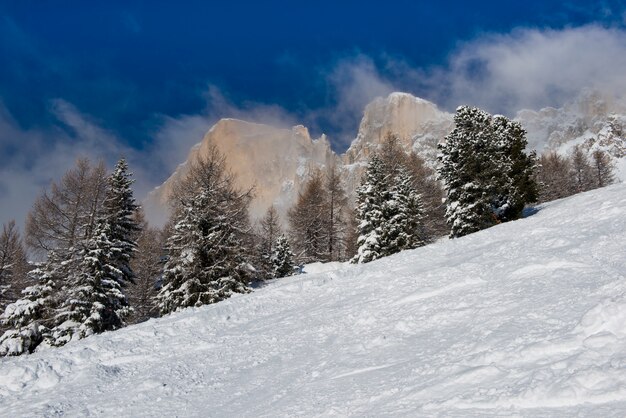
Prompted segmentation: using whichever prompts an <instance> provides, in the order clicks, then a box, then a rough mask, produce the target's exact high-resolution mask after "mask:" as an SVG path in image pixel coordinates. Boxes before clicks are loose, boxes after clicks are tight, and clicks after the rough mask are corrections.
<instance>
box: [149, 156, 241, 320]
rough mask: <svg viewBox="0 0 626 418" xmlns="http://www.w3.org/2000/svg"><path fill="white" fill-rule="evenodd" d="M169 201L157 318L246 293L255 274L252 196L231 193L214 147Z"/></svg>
mask: <svg viewBox="0 0 626 418" xmlns="http://www.w3.org/2000/svg"><path fill="white" fill-rule="evenodd" d="M173 199H174V201H173V204H174V215H173V216H174V219H175V226H174V231H173V233H172V235H171V236H170V238H169V239H168V242H167V249H168V250H169V259H168V261H167V262H166V264H165V269H164V274H163V282H164V285H163V287H162V289H161V290H160V292H159V294H158V295H157V304H158V306H159V309H160V311H161V313H162V314H166V313H169V312H173V311H176V310H178V309H181V308H185V307H189V306H201V305H204V304H209V303H215V302H219V301H221V300H223V299H226V298H228V297H230V296H231V295H232V294H233V293H245V292H248V291H249V289H248V286H247V285H248V282H249V278H250V276H251V274H252V270H253V268H252V266H251V265H250V264H249V262H248V256H247V254H248V253H249V252H250V249H249V248H246V245H245V243H246V242H247V235H248V234H250V225H249V223H248V205H249V201H250V192H249V191H248V192H240V191H238V190H236V189H235V187H234V186H233V178H232V175H230V174H229V173H227V172H226V167H225V161H224V157H223V156H222V155H221V154H220V153H219V152H218V151H217V149H216V148H215V147H213V148H211V149H210V150H209V152H208V154H207V156H206V157H204V158H202V159H199V160H198V161H196V162H194V163H193V164H192V165H191V167H190V169H189V172H188V173H187V177H186V178H185V179H184V180H183V181H181V182H180V183H179V184H177V186H176V190H175V192H174V196H173Z"/></svg>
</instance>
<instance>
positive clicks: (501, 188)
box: [492, 115, 538, 222]
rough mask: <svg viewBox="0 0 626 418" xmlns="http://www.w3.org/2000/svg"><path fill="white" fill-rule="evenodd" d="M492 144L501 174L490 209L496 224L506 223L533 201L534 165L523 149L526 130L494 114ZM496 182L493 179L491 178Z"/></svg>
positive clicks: (535, 195) (535, 190) (531, 155)
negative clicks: (494, 145)
mask: <svg viewBox="0 0 626 418" xmlns="http://www.w3.org/2000/svg"><path fill="white" fill-rule="evenodd" d="M492 126H493V131H494V136H495V141H496V163H497V164H498V165H499V168H500V171H501V173H502V175H500V176H499V181H496V184H497V192H496V196H495V201H492V210H493V212H494V213H495V215H496V218H497V219H498V221H499V222H507V221H511V220H515V219H518V218H520V217H521V216H522V211H523V210H524V206H526V204H527V203H530V202H536V201H537V198H538V186H537V183H536V181H535V178H534V174H535V170H536V166H537V162H536V159H537V158H536V154H535V152H534V151H532V152H530V153H529V154H526V153H525V152H524V150H525V149H526V145H528V142H527V141H526V131H525V130H524V129H523V128H522V125H520V123H519V122H515V121H511V120H510V119H508V118H506V117H504V116H501V115H498V116H494V117H493V125H492ZM494 180H496V179H494Z"/></svg>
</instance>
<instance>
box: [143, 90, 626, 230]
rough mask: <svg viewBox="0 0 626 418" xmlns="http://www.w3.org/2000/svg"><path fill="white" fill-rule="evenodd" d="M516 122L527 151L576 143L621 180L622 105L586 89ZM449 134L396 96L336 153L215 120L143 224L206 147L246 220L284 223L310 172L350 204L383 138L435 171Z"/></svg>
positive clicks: (446, 121) (419, 104) (282, 134)
mask: <svg viewBox="0 0 626 418" xmlns="http://www.w3.org/2000/svg"><path fill="white" fill-rule="evenodd" d="M620 112H623V113H620ZM515 119H516V120H518V121H519V122H520V123H522V126H523V127H524V128H525V129H527V131H528V140H529V149H536V150H537V151H538V152H541V151H543V150H546V149H554V150H557V151H558V152H560V153H563V154H565V153H568V152H569V151H570V150H571V148H572V147H573V146H574V145H578V144H580V145H582V146H583V148H584V149H585V150H587V151H588V152H589V153H591V152H592V151H593V150H595V149H602V150H605V151H607V152H609V154H610V155H612V156H613V157H614V158H615V160H616V162H617V166H618V167H617V168H618V176H619V177H624V175H626V105H624V104H623V103H622V102H621V101H619V100H614V99H607V98H605V96H603V95H600V94H599V93H597V92H593V91H588V92H587V91H586V92H583V93H581V95H580V96H579V97H578V98H577V99H576V100H575V101H573V102H571V103H567V104H566V105H564V106H563V107H561V108H543V109H540V110H539V111H534V110H528V109H524V110H521V111H519V112H518V113H517V116H516V118H515ZM452 128H453V115H452V114H451V113H448V112H446V111H443V110H440V109H439V108H438V107H437V105H436V104H434V103H432V102H429V101H427V100H425V99H421V98H419V97H415V96H413V95H411V94H409V93H402V92H394V93H391V94H389V95H388V96H387V97H385V98H383V97H378V98H376V99H374V100H373V101H372V102H370V103H369V104H368V105H367V106H366V107H365V109H364V112H363V117H362V118H361V123H360V124H359V129H358V132H357V134H356V136H355V138H354V140H353V141H352V142H351V144H350V147H349V148H348V149H347V150H346V151H345V152H344V153H343V154H337V153H336V152H334V151H333V149H332V147H331V143H330V141H329V140H328V138H327V137H326V135H324V134H322V135H321V136H320V137H319V138H311V136H310V134H309V131H308V129H307V128H306V127H305V126H303V125H295V126H293V127H292V128H290V129H288V128H276V127H273V126H270V125H265V124H262V123H254V122H247V121H243V120H240V119H234V118H225V119H221V120H220V121H218V122H217V123H216V124H215V125H213V127H211V129H210V130H209V131H208V132H207V133H206V134H205V135H204V137H203V139H202V141H201V142H200V143H199V144H197V145H195V146H194V147H193V148H192V149H191V151H190V153H189V156H188V158H187V161H186V162H184V163H183V164H181V165H179V166H178V167H177V169H176V170H175V172H174V173H172V175H171V176H170V177H169V178H168V179H167V180H166V181H165V183H163V184H162V185H161V186H158V187H157V188H155V189H154V190H153V191H152V192H151V193H150V194H149V195H148V197H147V198H146V199H145V200H144V207H145V208H146V212H147V214H148V218H149V219H150V220H152V221H154V220H155V219H156V220H157V222H156V223H157V224H163V223H164V222H165V220H166V219H167V203H166V202H167V199H168V197H169V195H170V193H171V187H172V186H173V184H174V183H175V182H176V181H177V179H180V178H182V177H184V173H185V170H186V168H185V167H186V164H188V163H189V162H190V161H193V160H194V159H196V158H198V156H200V155H201V154H202V150H203V149H206V148H207V147H208V145H209V144H214V145H216V146H217V148H218V150H219V151H220V152H222V153H223V154H225V156H226V160H227V165H228V166H229V168H230V169H231V170H232V171H233V174H235V177H236V179H237V185H238V186H239V187H240V188H242V189H250V188H254V189H255V192H256V197H255V199H254V200H253V203H252V206H251V216H252V218H260V217H261V216H263V214H264V212H265V211H266V210H267V208H268V207H269V206H271V205H274V206H275V207H276V208H277V209H278V212H279V214H280V215H281V218H282V220H283V223H284V222H285V221H286V216H285V215H286V213H287V211H288V209H289V208H290V207H291V206H292V205H293V204H294V203H295V201H296V199H297V196H298V193H299V191H300V187H301V186H302V184H304V182H305V180H306V178H307V176H308V175H309V174H310V173H311V172H312V171H314V170H324V169H326V168H327V167H328V166H329V165H335V166H336V167H337V168H338V169H339V170H340V171H341V172H342V178H343V180H344V186H345V188H346V190H347V191H348V194H349V197H350V199H351V200H354V190H355V189H356V187H357V186H358V184H359V183H360V180H361V176H362V174H363V172H364V170H365V166H366V164H367V160H368V158H369V156H370V155H371V153H372V152H373V151H374V150H375V149H377V148H378V146H379V145H380V144H381V142H382V141H383V139H384V138H385V137H386V135H388V134H394V135H396V136H397V137H398V138H399V140H400V144H401V145H403V146H404V147H405V149H406V150H407V151H409V150H412V151H415V152H416V153H417V154H418V155H420V156H421V157H422V158H424V160H425V161H426V162H427V164H428V165H430V166H431V167H434V166H435V165H436V156H437V152H438V151H437V144H438V143H440V142H442V141H443V140H444V137H445V135H447V134H448V133H449V132H450V130H451V129H452Z"/></svg>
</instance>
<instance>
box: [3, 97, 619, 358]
mask: <svg viewBox="0 0 626 418" xmlns="http://www.w3.org/2000/svg"><path fill="white" fill-rule="evenodd" d="M525 136H526V132H525V131H524V129H523V128H522V127H521V125H520V124H519V123H517V122H515V121H511V120H509V119H507V118H506V117H503V116H492V115H490V114H488V113H487V112H484V111H482V110H480V109H478V108H474V107H468V106H462V107H459V108H458V109H457V112H456V115H455V128H454V130H453V131H452V132H451V133H450V134H449V135H447V136H446V138H445V142H444V143H443V144H442V145H440V147H439V150H440V155H439V164H438V168H437V170H436V171H435V170H434V169H433V168H431V167H430V166H428V164H426V162H425V161H424V160H423V159H422V158H421V157H420V156H418V155H417V154H416V153H414V152H406V151H405V150H404V148H403V147H402V146H401V144H400V143H399V140H398V138H397V137H395V136H393V135H389V136H387V137H386V138H385V140H384V141H383V143H382V144H381V146H380V147H379V149H378V150H377V151H375V152H373V153H372V155H371V156H370V159H369V161H368V165H367V168H366V170H365V173H364V175H363V178H362V181H361V184H360V186H359V187H358V188H357V190H356V202H355V205H354V206H353V205H351V203H350V201H349V199H348V197H347V196H348V193H347V191H346V190H345V186H344V185H343V183H342V180H341V173H340V172H339V170H338V169H337V168H336V167H333V166H330V167H328V168H327V169H326V170H324V171H322V170H318V171H315V172H313V173H311V175H310V178H309V179H308V181H307V182H306V183H305V184H304V185H303V188H302V191H301V193H300V194H299V196H298V198H297V201H296V203H295V204H294V206H293V207H292V208H291V209H290V210H289V211H288V213H287V216H286V219H284V221H285V223H283V222H281V219H280V216H279V214H278V212H277V210H276V209H275V208H274V207H270V208H269V209H268V211H267V213H266V214H265V216H264V217H263V218H262V219H260V220H259V221H258V222H257V223H256V224H253V223H252V222H251V220H250V217H249V213H248V208H249V205H250V202H251V200H252V199H253V194H254V193H253V190H239V189H238V188H237V187H235V179H234V178H233V175H232V174H231V173H230V172H229V171H228V169H227V167H226V162H225V158H224V156H223V155H221V154H220V153H219V152H218V151H217V149H216V148H210V149H209V152H208V153H207V154H206V155H205V156H204V157H203V158H200V159H199V160H197V161H195V162H194V163H192V164H191V165H190V168H189V171H188V174H187V176H186V177H185V178H183V179H180V180H179V181H178V182H177V183H176V184H175V185H174V187H173V192H172V196H171V199H170V204H171V214H172V215H171V218H170V220H169V222H168V224H167V225H166V226H165V227H164V228H163V230H159V229H155V228H153V227H150V226H149V225H148V223H147V222H146V220H145V218H144V215H143V212H142V210H141V208H140V207H138V205H137V204H136V202H135V198H134V196H133V192H132V188H131V185H132V183H133V180H132V175H131V173H130V172H129V168H128V165H127V163H126V161H125V160H123V159H122V160H120V161H119V162H118V164H117V165H116V166H115V168H114V170H113V171H112V172H111V173H107V171H106V168H105V166H104V164H103V163H99V164H95V165H93V164H91V163H90V162H89V161H88V160H86V159H80V160H78V161H77V164H76V166H75V167H74V168H72V169H71V170H69V171H68V172H67V173H66V174H65V175H64V176H63V177H62V178H61V180H60V181H58V182H54V183H52V184H51V186H50V187H49V189H47V190H45V191H44V192H43V193H42V194H41V195H40V196H39V197H38V198H37V200H36V201H35V203H34V205H33V208H32V210H31V211H30V213H29V214H28V216H27V219H26V229H25V237H24V240H22V239H21V237H20V234H19V232H18V231H17V228H16V226H15V223H14V222H10V223H8V224H6V225H4V226H3V229H2V233H1V234H0V310H1V311H3V312H4V313H3V314H2V316H1V317H0V326H1V327H2V329H1V331H4V333H3V334H2V336H1V337H0V355H19V354H22V353H29V352H32V351H34V350H35V349H36V348H37V347H40V346H62V345H64V344H66V343H67V342H69V341H72V340H76V339H81V338H84V337H87V336H89V335H92V334H96V333H101V332H105V331H111V330H116V329H119V328H122V327H124V326H126V325H128V324H132V323H137V322H141V321H144V320H146V319H148V318H151V317H156V316H160V315H165V314H167V313H170V312H174V311H177V310H179V309H183V308H186V307H199V306H202V305H205V304H211V303H216V302H219V301H221V300H224V299H226V298H228V297H230V296H231V295H233V294H234V293H247V292H250V291H251V289H252V286H251V284H252V283H253V282H258V281H264V280H268V279H274V278H282V277H287V276H291V275H293V274H297V273H298V272H299V271H300V269H301V266H302V265H303V264H306V263H312V262H318V261H319V262H331V261H350V262H352V263H366V262H370V261H373V260H376V259H379V258H381V257H385V256H388V255H391V254H394V253H397V252H400V251H402V250H406V249H412V248H416V247H419V246H422V245H425V244H427V243H429V242H432V241H434V240H435V239H438V238H440V237H442V236H445V235H449V236H450V237H451V238H457V237H461V236H464V235H467V234H470V233H473V232H476V231H479V230H482V229H485V228H488V227H490V226H493V225H496V224H499V223H502V222H507V221H511V220H515V219H518V218H520V217H521V216H522V213H523V209H524V208H525V206H526V205H527V204H529V203H533V202H537V201H539V202H543V201H548V200H553V199H557V198H561V197H565V196H568V195H570V194H574V193H578V192H582V191H586V190H590V189H593V188H596V187H602V186H605V185H607V184H610V183H611V182H613V181H614V176H613V166H612V164H611V160H610V158H609V157H608V156H607V155H606V154H605V153H603V152H601V151H595V152H594V153H593V154H592V156H591V159H588V158H587V155H586V154H585V152H584V151H583V150H582V149H581V148H580V147H575V148H574V150H573V152H572V154H571V155H569V156H565V157H564V156H560V155H557V154H556V153H547V154H544V155H542V156H541V157H537V156H536V155H535V153H534V152H529V153H527V152H526V150H525V148H526V146H527V142H526V138H525ZM284 226H287V228H286V230H284V229H283V227H284ZM24 243H25V245H24ZM25 246H26V247H28V249H29V250H30V251H31V252H32V253H33V254H34V255H35V256H36V257H37V258H38V259H41V260H44V261H42V262H38V263H29V262H28V260H27V256H26V248H25Z"/></svg>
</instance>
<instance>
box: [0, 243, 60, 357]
mask: <svg viewBox="0 0 626 418" xmlns="http://www.w3.org/2000/svg"><path fill="white" fill-rule="evenodd" d="M67 259H68V257H67V256H66V255H63V256H61V255H59V254H57V252H55V251H52V252H50V253H49V254H48V259H47V260H46V261H45V262H44V263H42V264H41V265H39V266H38V267H37V268H35V269H34V270H32V271H31V272H30V276H31V277H32V280H33V281H34V282H35V284H34V285H32V286H29V287H27V288H26V289H24V291H23V292H22V298H21V299H18V300H17V301H15V302H14V303H11V304H9V305H8V306H7V307H6V309H5V310H4V313H3V314H2V316H0V322H2V324H3V325H4V326H5V327H7V328H9V329H8V330H7V331H6V332H5V333H4V334H3V335H2V336H1V337H0V356H5V355H10V356H16V355H20V354H24V353H31V352H33V350H35V348H37V346H38V345H39V344H40V343H41V342H42V341H43V339H44V338H49V337H50V330H51V329H52V327H53V326H54V321H55V315H54V314H55V309H56V306H57V303H58V301H59V297H58V292H59V289H60V287H61V286H60V285H61V283H62V282H63V278H64V277H65V276H66V275H67V274H68V272H69V269H68V264H69V263H67V262H63V261H65V260H67Z"/></svg>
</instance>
